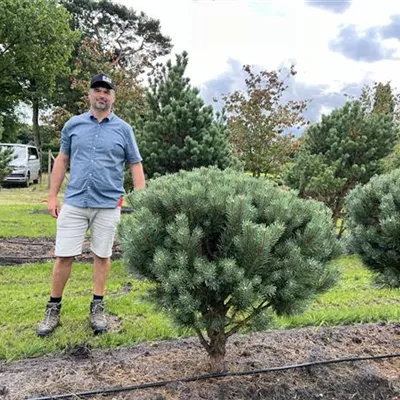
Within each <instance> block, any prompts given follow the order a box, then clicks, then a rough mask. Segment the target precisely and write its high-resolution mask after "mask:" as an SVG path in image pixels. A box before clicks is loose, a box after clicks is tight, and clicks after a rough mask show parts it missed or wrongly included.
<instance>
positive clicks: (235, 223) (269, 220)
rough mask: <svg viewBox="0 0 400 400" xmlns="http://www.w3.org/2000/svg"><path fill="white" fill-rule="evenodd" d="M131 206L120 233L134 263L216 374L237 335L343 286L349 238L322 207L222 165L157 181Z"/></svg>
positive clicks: (130, 263)
mask: <svg viewBox="0 0 400 400" xmlns="http://www.w3.org/2000/svg"><path fill="white" fill-rule="evenodd" d="M129 200H130V201H131V203H132V205H133V214H132V215H131V216H128V217H127V218H124V220H123V221H122V224H121V225H120V230H119V234H120V237H121V245H122V249H123V252H124V258H125V261H126V265H127V267H128V268H129V269H130V270H131V271H132V272H135V273H136V274H139V275H142V276H144V277H146V278H148V279H149V280H150V281H153V282H154V283H155V285H154V292H153V296H154V297H153V298H154V300H155V301H156V302H157V304H159V305H161V306H162V307H163V308H164V309H166V310H167V311H168V312H169V313H170V314H171V315H172V317H173V318H174V320H175V321H176V322H177V323H178V324H179V325H181V326H184V327H189V328H191V329H194V330H195V332H196V333H197V335H198V337H199V339H200V342H201V344H202V345H203V346H204V348H205V349H206V350H207V352H208V354H209V356H210V359H211V369H212V371H213V372H217V371H221V370H222V369H224V357H225V352H226V342H227V340H228V338H229V337H230V336H232V335H233V334H234V333H236V332H238V331H241V330H242V329H244V330H248V329H257V328H265V327H266V326H268V323H269V322H270V321H271V314H272V313H278V314H284V313H294V312H296V311H300V310H302V309H304V306H305V305H307V304H308V303H309V302H310V301H311V300H312V299H313V298H314V297H315V296H316V295H317V294H319V293H321V292H322V291H324V290H326V289H328V288H330V287H331V286H332V285H333V283H334V282H335V278H336V272H335V269H334V267H333V266H332V265H331V264H329V261H330V260H332V259H333V258H335V257H337V256H338V255H339V254H340V247H339V241H337V240H336V238H335V232H334V228H333V224H332V220H331V213H330V210H329V209H328V208H327V207H325V206H324V205H323V204H322V203H321V202H317V201H313V200H308V201H306V200H303V199H300V198H298V197H297V195H296V194H295V193H294V192H291V191H285V190H282V189H280V188H278V187H276V186H274V185H273V184H271V183H268V182H265V181H264V180H260V179H255V178H252V177H249V176H247V175H245V174H238V173H237V172H236V171H234V170H225V171H221V170H218V169H217V168H215V167H212V168H200V169H195V170H193V171H180V172H179V173H176V174H170V175H167V176H162V177H160V178H157V179H153V180H151V181H150V183H149V186H148V188H147V189H146V190H144V191H139V192H132V193H131V194H130V195H129Z"/></svg>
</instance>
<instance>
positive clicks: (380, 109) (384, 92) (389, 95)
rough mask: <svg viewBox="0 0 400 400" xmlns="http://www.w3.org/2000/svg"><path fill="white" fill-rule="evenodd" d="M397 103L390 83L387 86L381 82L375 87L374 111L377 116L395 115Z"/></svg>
mask: <svg viewBox="0 0 400 400" xmlns="http://www.w3.org/2000/svg"><path fill="white" fill-rule="evenodd" d="M395 106H396V103H395V101H394V96H393V92H392V88H391V87H390V83H389V82H388V83H386V84H385V85H384V84H383V83H381V82H379V83H378V84H377V85H376V86H375V98H374V106H373V109H372V112H373V113H376V114H391V115H393V113H394V110H395Z"/></svg>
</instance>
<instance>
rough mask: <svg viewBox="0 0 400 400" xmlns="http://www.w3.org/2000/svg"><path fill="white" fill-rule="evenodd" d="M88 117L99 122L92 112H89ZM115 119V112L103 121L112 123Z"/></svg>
mask: <svg viewBox="0 0 400 400" xmlns="http://www.w3.org/2000/svg"><path fill="white" fill-rule="evenodd" d="M88 116H89V118H90V119H91V120H93V119H95V120H96V121H97V118H96V117H95V116H94V115H93V113H92V111H90V110H89V111H88ZM114 117H115V114H114V113H113V112H111V113H110V114H108V116H107V117H105V118H104V119H103V121H106V122H108V121H111V120H112V119H113V118H114Z"/></svg>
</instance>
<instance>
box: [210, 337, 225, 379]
mask: <svg viewBox="0 0 400 400" xmlns="http://www.w3.org/2000/svg"><path fill="white" fill-rule="evenodd" d="M208 336H209V338H210V343H209V347H208V349H207V351H208V354H209V356H210V371H211V373H218V372H226V365H225V353H226V335H225V332H224V331H223V330H222V331H217V330H213V331H209V332H208Z"/></svg>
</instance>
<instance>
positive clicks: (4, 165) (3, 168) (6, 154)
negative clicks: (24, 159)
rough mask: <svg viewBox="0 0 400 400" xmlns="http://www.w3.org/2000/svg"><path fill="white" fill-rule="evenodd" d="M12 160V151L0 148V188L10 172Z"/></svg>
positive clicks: (1, 125) (0, 120)
mask: <svg viewBox="0 0 400 400" xmlns="http://www.w3.org/2000/svg"><path fill="white" fill-rule="evenodd" d="M3 131H4V128H3V117H2V116H0V142H1V138H2V136H3ZM11 160H12V150H11V149H7V148H2V147H1V146H0V186H1V184H2V182H3V180H4V178H5V177H6V176H7V175H8V174H9V172H10V167H9V164H10V161H11Z"/></svg>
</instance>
